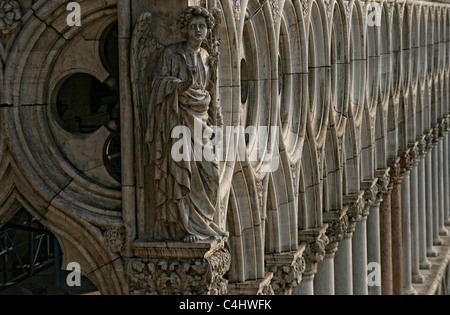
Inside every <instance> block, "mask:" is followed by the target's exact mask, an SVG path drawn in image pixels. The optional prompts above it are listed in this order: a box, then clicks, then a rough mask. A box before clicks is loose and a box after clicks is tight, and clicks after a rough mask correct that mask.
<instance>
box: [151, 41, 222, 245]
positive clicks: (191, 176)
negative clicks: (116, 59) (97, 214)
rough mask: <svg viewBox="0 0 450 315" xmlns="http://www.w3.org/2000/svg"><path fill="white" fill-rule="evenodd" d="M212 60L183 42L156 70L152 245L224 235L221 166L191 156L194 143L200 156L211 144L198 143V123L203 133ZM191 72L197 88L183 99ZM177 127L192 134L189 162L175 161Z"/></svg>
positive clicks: (207, 118) (163, 57)
mask: <svg viewBox="0 0 450 315" xmlns="http://www.w3.org/2000/svg"><path fill="white" fill-rule="evenodd" d="M209 60H210V58H209V54H208V52H207V51H206V50H204V49H203V48H201V49H200V50H199V51H197V52H194V51H190V50H189V49H188V48H187V47H186V43H184V42H183V43H178V44H173V45H171V46H169V47H167V48H166V49H165V50H164V51H163V53H162V55H161V56H160V59H159V61H158V64H157V67H156V72H155V76H154V81H153V86H152V87H151V88H152V94H151V98H150V110H149V116H148V122H149V127H148V129H147V133H146V143H147V144H148V148H149V153H150V159H149V163H150V164H153V166H154V167H153V168H152V170H153V169H154V174H152V175H153V176H154V185H155V186H156V187H155V189H154V191H155V192H156V196H153V197H154V198H155V199H156V205H154V206H155V207H154V211H156V213H154V215H152V217H153V218H155V222H148V224H154V228H153V229H152V231H151V232H153V233H152V234H153V239H154V240H180V239H182V238H184V237H186V236H188V235H195V236H197V237H198V238H199V239H200V240H203V239H208V238H212V237H214V238H218V237H222V236H225V235H226V233H225V232H223V231H222V230H221V229H220V228H219V227H218V225H217V224H216V223H214V216H215V214H216V209H218V207H217V204H218V188H219V176H220V175H219V164H218V163H217V162H215V161H213V162H208V161H205V159H201V161H195V159H194V152H193V151H194V143H195V142H197V144H196V145H198V146H200V148H201V149H202V150H203V149H204V148H205V146H206V145H208V144H209V142H210V139H208V138H206V139H202V138H199V137H197V138H195V137H194V135H195V133H194V123H195V124H199V126H201V131H202V133H203V131H204V130H205V129H206V128H208V121H210V115H209V114H208V111H209V110H210V107H211V100H212V98H211V94H210V92H209V91H208V88H209V86H210V83H211V82H210V81H209V77H210V68H209ZM188 66H189V67H191V68H192V67H196V69H197V71H196V74H195V75H194V84H193V86H191V88H189V89H188V90H187V91H185V92H182V93H179V92H178V86H179V85H180V83H182V82H183V81H186V80H188V70H187V69H188ZM177 126H186V127H187V128H188V129H189V130H190V133H191V139H190V141H191V146H190V147H191V149H190V152H188V153H187V154H188V156H189V157H190V158H189V160H188V161H185V160H182V161H180V162H177V161H174V159H173V158H172V154H171V151H172V148H173V145H174V143H176V142H177V141H179V139H172V130H173V129H174V128H175V127H177ZM197 128H198V127H197ZM176 136H178V135H176ZM202 152H203V151H202ZM150 184H153V183H150ZM152 208H153V207H152Z"/></svg>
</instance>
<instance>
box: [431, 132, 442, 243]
mask: <svg viewBox="0 0 450 315" xmlns="http://www.w3.org/2000/svg"><path fill="white" fill-rule="evenodd" d="M434 141H435V143H434V148H433V151H432V174H433V180H432V182H431V184H432V187H433V188H432V190H433V194H432V197H433V208H432V209H433V245H435V246H442V245H443V244H444V241H443V240H442V238H440V237H439V230H440V223H439V214H440V205H441V203H440V200H439V182H440V180H439V176H440V174H439V138H438V135H437V134H436V133H435V136H434Z"/></svg>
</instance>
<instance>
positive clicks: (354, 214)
mask: <svg viewBox="0 0 450 315" xmlns="http://www.w3.org/2000/svg"><path fill="white" fill-rule="evenodd" d="M364 193H365V192H364V190H362V191H360V193H359V194H348V195H344V196H343V202H344V205H346V206H347V207H348V216H349V223H350V224H349V229H348V231H347V232H348V233H353V232H355V229H356V223H357V222H359V221H361V219H362V216H363V210H364V208H365V206H366V201H365V199H364Z"/></svg>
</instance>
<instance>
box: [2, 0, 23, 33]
mask: <svg viewBox="0 0 450 315" xmlns="http://www.w3.org/2000/svg"><path fill="white" fill-rule="evenodd" d="M21 20H22V11H21V8H20V4H19V2H18V1H16V0H0V36H1V35H8V34H10V33H11V32H12V31H14V30H15V29H17V28H18V27H19V26H20V25H21Z"/></svg>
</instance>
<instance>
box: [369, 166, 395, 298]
mask: <svg viewBox="0 0 450 315" xmlns="http://www.w3.org/2000/svg"><path fill="white" fill-rule="evenodd" d="M375 175H376V176H377V178H378V180H377V188H378V192H377V197H376V199H375V200H374V202H373V203H372V205H371V207H370V215H369V217H368V219H367V261H368V263H369V264H370V263H377V264H379V265H380V266H381V244H380V239H381V233H380V205H381V203H382V202H383V199H382V198H383V195H384V194H385V193H386V192H387V191H388V186H389V182H390V178H389V169H385V170H377V171H376V172H375ZM368 292H369V295H381V294H382V290H381V286H369V287H368Z"/></svg>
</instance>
